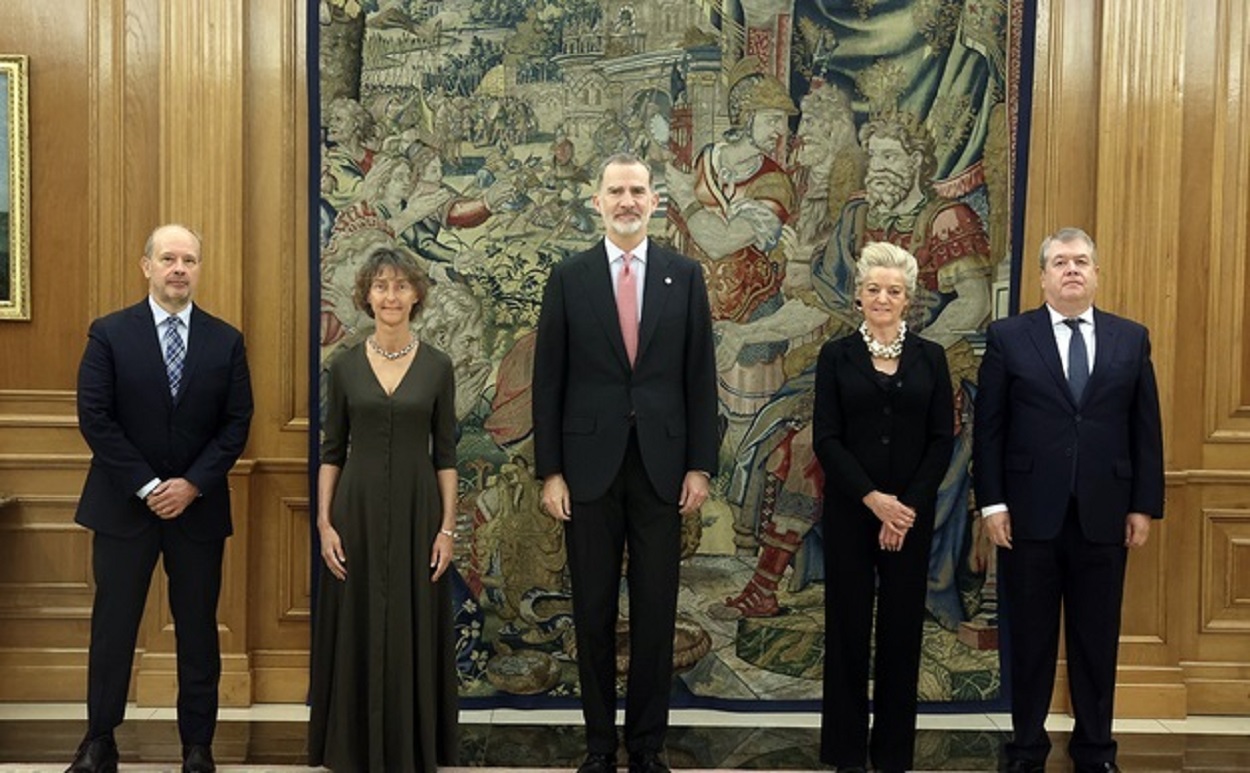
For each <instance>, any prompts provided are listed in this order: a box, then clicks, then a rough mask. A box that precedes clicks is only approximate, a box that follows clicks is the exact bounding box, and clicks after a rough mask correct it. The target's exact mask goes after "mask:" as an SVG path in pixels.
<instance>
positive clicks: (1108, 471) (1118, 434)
mask: <svg viewBox="0 0 1250 773" xmlns="http://www.w3.org/2000/svg"><path fill="white" fill-rule="evenodd" d="M1094 341H1095V349H1094V369H1093V372H1092V373H1091V374H1090V379H1089V383H1088V384H1087V385H1086V387H1085V392H1084V394H1083V395H1082V399H1081V403H1080V404H1079V405H1078V404H1077V403H1075V402H1074V401H1073V399H1072V393H1071V391H1070V390H1069V389H1068V382H1067V378H1066V377H1065V376H1064V373H1063V365H1062V363H1061V361H1060V359H1059V349H1058V347H1057V346H1056V344H1055V334H1054V331H1053V329H1052V327H1051V321H1050V314H1049V312H1048V311H1047V309H1046V307H1045V306H1042V307H1041V308H1039V309H1036V310H1034V311H1031V312H1027V313H1025V314H1021V315H1019V316H1016V317H1010V318H1008V319H1003V320H999V321H997V322H994V323H992V324H991V325H990V327H989V331H988V334H987V340H986V352H985V358H984V359H983V360H982V361H981V371H980V376H979V378H978V382H979V383H978V390H977V398H976V415H975V421H976V429H975V432H974V433H973V438H974V442H973V479H974V481H975V485H976V493H977V503H978V504H979V505H981V506H982V507H984V506H986V505H992V504H996V503H1003V504H1006V505H1007V508H1008V510H1009V511H1010V513H1011V532H1012V536H1014V537H1019V538H1023V539H1036V540H1045V539H1053V538H1054V537H1055V536H1057V535H1058V534H1059V530H1060V528H1061V527H1062V525H1063V519H1064V517H1065V514H1066V513H1067V510H1068V501H1069V498H1070V494H1071V493H1075V495H1076V499H1077V510H1078V514H1079V517H1080V520H1081V529H1082V531H1083V532H1084V534H1085V537H1086V539H1088V540H1090V541H1092V542H1101V543H1120V542H1123V541H1124V519H1125V516H1127V515H1128V514H1129V513H1130V512H1136V513H1144V514H1146V515H1150V516H1152V517H1154V518H1162V517H1163V430H1162V427H1161V424H1160V420H1159V392H1158V388H1157V387H1156V385H1155V374H1154V366H1153V365H1152V364H1151V362H1150V338H1149V334H1148V333H1147V331H1146V328H1144V327H1143V326H1141V325H1139V324H1137V323H1136V322H1132V321H1129V320H1127V319H1124V318H1122V317H1117V316H1115V315H1114V314H1107V313H1106V312H1103V311H1099V310H1098V309H1095V310H1094ZM1074 476H1075V478H1074ZM1074 482H1075V489H1073V484H1074Z"/></svg>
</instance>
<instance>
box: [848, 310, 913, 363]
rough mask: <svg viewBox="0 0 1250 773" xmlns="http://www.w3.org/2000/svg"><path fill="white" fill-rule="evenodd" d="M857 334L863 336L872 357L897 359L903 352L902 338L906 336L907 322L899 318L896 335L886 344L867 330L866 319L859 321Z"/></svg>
mask: <svg viewBox="0 0 1250 773" xmlns="http://www.w3.org/2000/svg"><path fill="white" fill-rule="evenodd" d="M859 334H860V335H861V336H862V337H863V339H864V343H865V344H867V345H868V353H869V354H871V355H872V356H873V357H877V358H878V359H882V360H897V359H898V358H899V355H901V354H902V353H903V339H904V338H906V337H907V323H906V322H905V321H902V320H899V323H898V337H897V338H895V339H894V340H893V341H891V342H890V343H888V344H883V343H881V342H879V341H878V340H877V339H875V338H873V337H872V333H871V332H869V330H868V321H867V320H865V321H863V322H861V323H860V325H859Z"/></svg>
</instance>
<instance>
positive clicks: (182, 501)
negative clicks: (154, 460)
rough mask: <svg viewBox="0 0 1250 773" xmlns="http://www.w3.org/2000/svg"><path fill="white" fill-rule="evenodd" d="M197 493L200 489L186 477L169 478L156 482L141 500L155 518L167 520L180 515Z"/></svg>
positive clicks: (198, 493)
mask: <svg viewBox="0 0 1250 773" xmlns="http://www.w3.org/2000/svg"><path fill="white" fill-rule="evenodd" d="M199 495H200V490H199V489H198V488H196V486H195V484H194V483H192V482H191V481H189V480H187V479H186V478H169V479H168V480H163V481H161V482H160V483H158V484H157V485H156V488H154V489H152V491H151V492H149V493H148V496H147V499H145V500H143V501H144V502H146V503H147V506H148V509H149V510H151V511H152V512H153V513H155V514H156V517H157V518H161V519H163V520H166V521H168V520H171V519H174V518H177V517H178V516H180V515H182V513H183V511H184V510H186V509H187V508H188V507H190V506H191V503H192V502H194V501H195V498H196V497H198V496H199Z"/></svg>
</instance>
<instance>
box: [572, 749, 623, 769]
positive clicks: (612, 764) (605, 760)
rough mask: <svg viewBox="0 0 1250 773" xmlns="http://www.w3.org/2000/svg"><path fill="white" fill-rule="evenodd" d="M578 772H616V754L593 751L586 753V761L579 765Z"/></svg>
mask: <svg viewBox="0 0 1250 773" xmlns="http://www.w3.org/2000/svg"><path fill="white" fill-rule="evenodd" d="M577 773H616V755H615V754H596V753H594V752H591V753H590V754H587V755H586V761H585V762H583V763H582V764H581V766H580V767H578V769H577Z"/></svg>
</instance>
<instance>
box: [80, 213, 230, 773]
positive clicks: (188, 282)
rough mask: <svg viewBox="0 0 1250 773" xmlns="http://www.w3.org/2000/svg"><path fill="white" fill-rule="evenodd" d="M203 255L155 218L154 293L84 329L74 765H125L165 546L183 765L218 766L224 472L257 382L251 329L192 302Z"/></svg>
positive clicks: (207, 772)
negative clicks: (134, 672)
mask: <svg viewBox="0 0 1250 773" xmlns="http://www.w3.org/2000/svg"><path fill="white" fill-rule="evenodd" d="M201 263H202V255H201V247H200V237H199V236H198V235H197V234H196V233H195V232H193V231H191V230H190V229H188V228H185V227H183V226H179V225H165V226H161V227H159V228H157V229H156V230H155V231H153V232H152V235H151V236H150V237H149V238H148V242H147V246H146V247H145V248H144V251H143V257H142V258H141V259H140V266H141V267H142V269H143V275H144V276H145V277H147V280H148V297H147V298H145V299H144V300H142V301H140V302H139V303H137V304H135V305H133V306H130V307H129V308H125V309H122V310H120V311H117V312H114V313H112V314H109V315H108V316H105V317H102V318H100V319H97V320H96V321H95V322H93V323H92V325H91V330H90V331H89V333H88V334H87V348H86V351H85V352H84V353H83V357H82V363H81V365H80V367H79V371H78V424H79V429H80V430H81V431H82V435H83V437H84V438H85V439H86V441H87V445H89V446H90V447H91V452H92V458H91V469H90V470H89V471H88V473H87V481H86V483H85V484H84V486H83V491H82V497H81V498H80V500H79V503H78V514H77V516H76V518H75V520H77V521H78V523H80V524H82V525H83V526H86V527H87V528H89V529H92V530H93V531H94V532H95V536H94V539H93V542H92V562H93V565H94V574H95V585H96V592H95V605H94V607H93V609H92V614H91V654H90V660H89V664H88V670H87V681H88V685H87V734H86V736H85V737H84V738H83V742H82V744H81V745H80V746H79V748H78V753H77V755H76V756H75V758H74V762H73V763H72V764H71V765H70V767H69V769H68V773H87V772H92V773H96V772H105V771H116V770H117V758H118V754H117V744H116V742H115V741H114V739H113V730H114V728H116V727H117V726H118V725H120V724H121V721H122V716H123V713H124V712H125V708H126V693H127V690H128V688H129V685H130V668H131V663H132V662H133V661H134V651H135V640H136V638H137V636H138V632H139V622H140V620H141V619H142V617H143V606H144V601H145V599H146V598H147V594H148V586H149V584H150V582H151V579H152V570H153V569H154V568H155V566H156V559H157V557H158V556H160V557H162V558H163V561H162V563H163V565H164V567H165V574H166V576H167V577H168V579H169V605H170V610H171V612H172V613H173V618H174V623H175V636H176V637H177V648H178V733H179V735H180V736H181V738H182V757H183V762H182V770H183V771H186V772H188V773H211V771H213V770H215V769H216V766H215V764H214V763H213V754H212V743H213V732H214V730H215V728H216V724H217V683H218V681H219V680H220V677H221V654H220V650H219V648H218V641H217V597H218V595H219V594H220V591H221V560H222V552H223V550H224V547H225V542H226V537H227V536H229V535H230V532H231V524H230V491H229V487H228V485H227V482H226V475H227V473H229V472H230V468H231V467H233V466H234V463H235V460H237V459H238V458H239V455H240V454H241V453H242V452H243V446H244V445H245V444H246V443H247V433H248V428H249V426H250V424H251V420H252V386H251V379H250V377H249V375H248V368H247V358H246V353H245V351H244V347H243V336H242V335H241V334H240V333H239V331H238V330H236V329H234V328H233V327H231V326H230V325H229V324H227V323H226V322H223V321H222V320H220V319H217V318H216V317H214V316H212V315H211V314H209V313H207V312H205V311H204V310H203V309H200V308H199V307H198V306H195V305H194V304H193V303H192V297H193V296H194V295H195V288H196V285H197V284H198V283H199V278H200V270H201Z"/></svg>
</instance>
